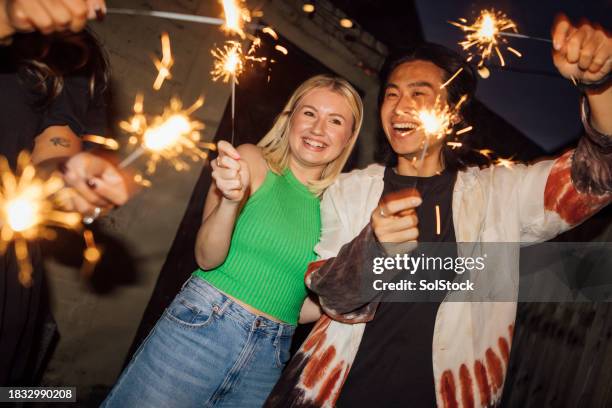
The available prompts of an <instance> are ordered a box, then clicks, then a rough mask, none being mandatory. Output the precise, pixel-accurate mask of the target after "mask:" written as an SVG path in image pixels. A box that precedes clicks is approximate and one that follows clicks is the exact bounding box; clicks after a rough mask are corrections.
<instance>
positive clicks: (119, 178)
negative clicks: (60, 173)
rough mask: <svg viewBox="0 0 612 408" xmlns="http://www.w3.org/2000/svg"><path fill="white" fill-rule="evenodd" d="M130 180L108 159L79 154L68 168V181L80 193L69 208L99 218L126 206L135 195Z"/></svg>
mask: <svg viewBox="0 0 612 408" xmlns="http://www.w3.org/2000/svg"><path fill="white" fill-rule="evenodd" d="M128 179H129V178H128V177H125V176H124V175H123V174H122V173H121V172H120V171H119V169H118V168H117V167H115V166H114V165H113V164H112V163H111V162H109V161H108V160H106V159H104V158H102V157H100V156H97V155H94V154H92V153H88V152H81V153H78V154H76V155H74V156H72V157H71V158H70V159H69V160H68V161H67V162H66V164H65V167H64V181H65V182H66V184H67V185H68V186H69V187H72V188H73V189H74V191H75V193H76V194H72V195H71V200H70V201H69V202H68V203H65V205H66V208H67V209H69V210H76V211H78V212H80V213H81V214H84V215H86V216H91V214H95V216H98V215H99V214H100V212H102V211H105V210H111V209H112V208H113V207H115V206H120V205H123V204H125V203H126V202H127V201H128V199H129V198H130V196H131V194H132V193H133V192H134V189H133V188H130V187H131V185H130V184H129V183H128V182H127V180H128ZM94 218H95V217H94Z"/></svg>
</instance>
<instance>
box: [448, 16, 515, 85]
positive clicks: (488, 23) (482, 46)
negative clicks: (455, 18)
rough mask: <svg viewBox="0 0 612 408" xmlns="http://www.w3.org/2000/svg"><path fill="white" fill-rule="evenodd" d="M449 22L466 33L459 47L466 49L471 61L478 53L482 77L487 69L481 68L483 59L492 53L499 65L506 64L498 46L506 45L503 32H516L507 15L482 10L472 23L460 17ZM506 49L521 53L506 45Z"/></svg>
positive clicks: (484, 76)
mask: <svg viewBox="0 0 612 408" xmlns="http://www.w3.org/2000/svg"><path fill="white" fill-rule="evenodd" d="M450 24H452V25H454V26H456V27H459V28H460V29H461V30H463V31H464V32H465V33H467V34H466V38H465V40H463V41H460V42H459V45H461V47H462V48H463V49H464V50H466V51H468V52H469V53H470V54H469V57H468V61H471V60H472V59H473V58H474V56H476V55H478V56H479V57H480V60H479V62H478V68H479V71H478V72H479V73H481V76H482V77H483V78H486V77H488V74H489V72H488V70H486V69H483V68H485V67H484V63H485V61H487V60H488V59H490V58H491V56H492V55H493V54H495V55H496V56H497V58H498V59H499V62H500V64H501V66H504V65H506V61H505V60H504V57H503V55H502V52H501V50H500V47H502V46H506V44H507V42H508V41H507V39H506V38H504V32H508V31H512V32H513V33H518V30H517V28H516V24H515V23H514V21H512V20H510V19H509V18H508V16H506V15H505V14H504V13H502V12H500V11H495V10H482V11H481V12H480V15H479V16H478V18H477V19H476V21H475V22H474V23H473V24H471V25H470V24H468V23H467V20H466V19H460V20H459V22H452V21H451V22H450ZM506 49H507V50H509V51H510V52H512V53H513V54H515V55H517V56H519V57H520V56H521V53H520V52H518V51H517V50H515V49H514V48H510V47H507V46H506Z"/></svg>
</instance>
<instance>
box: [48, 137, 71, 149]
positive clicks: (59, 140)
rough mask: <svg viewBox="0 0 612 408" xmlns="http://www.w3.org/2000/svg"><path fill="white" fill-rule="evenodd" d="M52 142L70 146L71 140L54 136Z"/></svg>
mask: <svg viewBox="0 0 612 408" xmlns="http://www.w3.org/2000/svg"><path fill="white" fill-rule="evenodd" d="M51 143H53V146H61V147H70V140H68V139H65V138H63V137H52V138H51Z"/></svg>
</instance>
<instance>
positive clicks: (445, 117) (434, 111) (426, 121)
mask: <svg viewBox="0 0 612 408" xmlns="http://www.w3.org/2000/svg"><path fill="white" fill-rule="evenodd" d="M466 100H467V95H464V96H462V97H461V99H459V102H458V103H457V105H455V106H454V107H450V106H449V105H448V104H446V103H440V100H439V99H436V102H435V104H434V106H433V108H426V109H421V110H419V111H417V118H418V121H419V126H418V129H420V130H423V132H424V133H425V136H426V138H431V137H435V138H437V139H441V138H443V137H444V136H446V135H450V134H451V133H453V131H454V126H455V121H456V118H457V117H458V115H459V111H460V109H461V105H463V103H464V102H465V101H466ZM469 130H471V126H470V127H467V128H464V129H461V130H460V131H458V132H457V134H460V133H465V132H467V131H469Z"/></svg>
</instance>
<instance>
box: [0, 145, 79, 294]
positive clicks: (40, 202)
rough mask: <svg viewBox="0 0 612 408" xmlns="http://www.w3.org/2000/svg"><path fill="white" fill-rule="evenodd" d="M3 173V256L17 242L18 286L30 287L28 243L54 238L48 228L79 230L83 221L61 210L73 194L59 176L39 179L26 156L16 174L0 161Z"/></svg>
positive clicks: (0, 204) (0, 197) (0, 241)
mask: <svg viewBox="0 0 612 408" xmlns="http://www.w3.org/2000/svg"><path fill="white" fill-rule="evenodd" d="M0 173H1V186H0V224H1V229H0V253H5V252H6V250H7V248H8V245H9V244H10V243H11V242H14V247H15V255H16V258H17V263H18V265H19V282H20V283H21V284H22V285H24V286H29V285H31V283H32V264H31V261H30V257H29V253H28V241H34V240H37V239H39V238H44V239H53V238H55V236H56V233H55V231H53V230H52V229H51V228H49V227H52V226H55V227H61V228H65V229H70V230H78V229H80V228H81V219H82V217H81V215H80V214H79V213H77V212H68V211H63V210H61V209H60V208H61V202H62V200H65V199H66V195H67V194H69V193H70V190H68V189H64V181H63V180H62V178H61V177H60V176H59V175H58V174H56V173H54V174H52V175H51V177H49V179H47V180H42V179H40V178H39V177H38V176H37V175H36V169H35V168H34V165H33V164H32V163H31V162H30V156H29V155H28V154H27V153H26V152H22V153H21V154H20V155H19V157H18V159H17V172H16V173H13V171H12V170H11V168H10V167H9V164H8V161H7V160H6V158H4V157H0ZM89 248H90V246H89V245H88V249H89ZM90 252H91V251H90Z"/></svg>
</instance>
